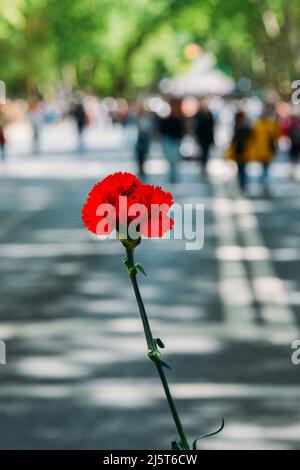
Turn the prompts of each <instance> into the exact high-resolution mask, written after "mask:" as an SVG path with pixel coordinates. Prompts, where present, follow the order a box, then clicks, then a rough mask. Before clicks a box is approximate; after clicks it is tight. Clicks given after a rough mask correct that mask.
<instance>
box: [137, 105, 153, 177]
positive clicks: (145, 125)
mask: <svg viewBox="0 0 300 470" xmlns="http://www.w3.org/2000/svg"><path fill="white" fill-rule="evenodd" d="M153 130H154V124H153V117H152V115H151V114H150V113H149V112H147V110H146V109H145V107H144V106H143V105H142V106H141V107H140V109H139V111H138V115H137V141H136V145H135V154H136V160H137V164H138V172H139V175H140V176H141V177H143V176H144V174H145V169H144V164H145V161H146V159H147V156H148V153H149V149H150V145H151V140H152V137H153Z"/></svg>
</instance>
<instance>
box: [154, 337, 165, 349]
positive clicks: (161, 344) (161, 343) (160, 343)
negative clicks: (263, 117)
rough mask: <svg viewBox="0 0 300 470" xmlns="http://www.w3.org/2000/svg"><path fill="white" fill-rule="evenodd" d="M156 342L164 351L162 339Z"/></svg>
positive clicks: (157, 339)
mask: <svg viewBox="0 0 300 470" xmlns="http://www.w3.org/2000/svg"><path fill="white" fill-rule="evenodd" d="M155 341H156V344H157V346H159V347H160V348H161V349H164V347H165V345H164V343H163V342H162V340H161V339H160V338H156V340H155Z"/></svg>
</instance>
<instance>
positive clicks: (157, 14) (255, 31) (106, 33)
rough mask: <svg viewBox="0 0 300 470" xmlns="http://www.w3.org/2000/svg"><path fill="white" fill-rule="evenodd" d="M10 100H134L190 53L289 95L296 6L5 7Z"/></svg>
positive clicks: (296, 50) (143, 1)
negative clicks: (57, 96) (38, 93)
mask: <svg viewBox="0 0 300 470" xmlns="http://www.w3.org/2000/svg"><path fill="white" fill-rule="evenodd" d="M0 8H1V13H2V14H1V17H0V70H1V77H0V78H1V79H2V80H4V81H5V82H6V83H7V88H8V92H9V93H11V94H25V93H27V92H29V91H32V90H34V89H37V88H41V89H42V90H46V89H51V87H53V86H55V85H56V84H57V83H62V82H66V83H69V84H70V85H71V86H74V87H80V88H88V87H89V88H92V89H95V90H97V92H99V93H101V94H118V95H125V96H130V95H131V94H132V93H133V91H134V90H145V89H146V90H149V89H153V88H155V87H156V85H157V83H158V81H159V79H160V78H162V77H163V76H171V75H173V74H174V73H178V72H179V71H181V70H184V68H185V67H186V66H187V64H188V62H189V59H188V58H187V57H186V55H185V54H184V51H185V46H186V45H187V44H189V43H196V44H198V45H199V46H201V48H202V49H203V50H204V51H208V52H213V53H214V54H215V55H216V58H217V62H218V66H219V67H221V68H222V69H223V70H224V71H227V72H228V73H229V74H231V75H232V76H234V77H235V78H239V77H242V76H248V77H250V78H251V79H252V81H253V83H254V84H255V85H256V86H268V87H276V88H277V89H279V90H280V91H281V92H282V93H284V92H285V91H286V90H287V89H289V87H290V83H291V81H292V80H294V79H296V78H299V76H298V77H297V73H298V74H300V29H299V24H300V3H299V0H243V1H242V2H241V0H230V1H224V0H205V1H202V0H200V1H199V0H155V1H153V0H63V1H62V0H0Z"/></svg>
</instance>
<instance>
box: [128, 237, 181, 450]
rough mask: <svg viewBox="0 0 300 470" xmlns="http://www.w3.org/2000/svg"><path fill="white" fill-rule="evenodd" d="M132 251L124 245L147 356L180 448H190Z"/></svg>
mask: <svg viewBox="0 0 300 470" xmlns="http://www.w3.org/2000/svg"><path fill="white" fill-rule="evenodd" d="M133 251H134V249H132V248H129V247H127V246H126V253H127V260H126V266H127V270H128V274H129V276H130V279H131V283H132V286H133V289H134V293H135V296H136V300H137V304H138V306H139V310H140V314H141V318H142V322H143V327H144V332H145V337H146V341H147V346H148V349H149V353H151V354H148V357H149V358H150V359H151V360H152V361H153V362H154V364H155V366H156V368H157V371H158V374H159V376H160V380H161V383H162V386H163V388H164V391H165V395H166V398H167V401H168V404H169V407H170V410H171V413H172V416H173V419H174V422H175V425H176V428H177V431H178V434H179V437H180V441H181V445H182V448H183V450H190V447H189V443H188V440H187V438H186V436H185V433H184V430H183V427H182V424H181V421H180V418H179V415H178V412H177V410H176V406H175V403H174V400H173V397H172V395H171V392H170V388H169V384H168V381H167V378H166V375H165V372H164V369H163V366H162V364H161V363H160V361H159V357H160V352H159V351H158V348H157V344H156V341H155V340H154V338H153V335H152V332H151V328H150V324H149V321H148V317H147V314H146V310H145V307H144V303H143V299H142V296H141V293H140V290H139V286H138V283H137V278H136V274H137V271H136V269H135V264H134V256H133ZM155 358H157V359H158V360H155Z"/></svg>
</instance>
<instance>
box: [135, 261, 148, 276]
mask: <svg viewBox="0 0 300 470" xmlns="http://www.w3.org/2000/svg"><path fill="white" fill-rule="evenodd" d="M135 267H136V269H138V270H139V271H140V272H141V273H142V274H144V276H147V273H146V271H145V269H144V268H143V266H142V265H141V264H140V263H136V264H135Z"/></svg>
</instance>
